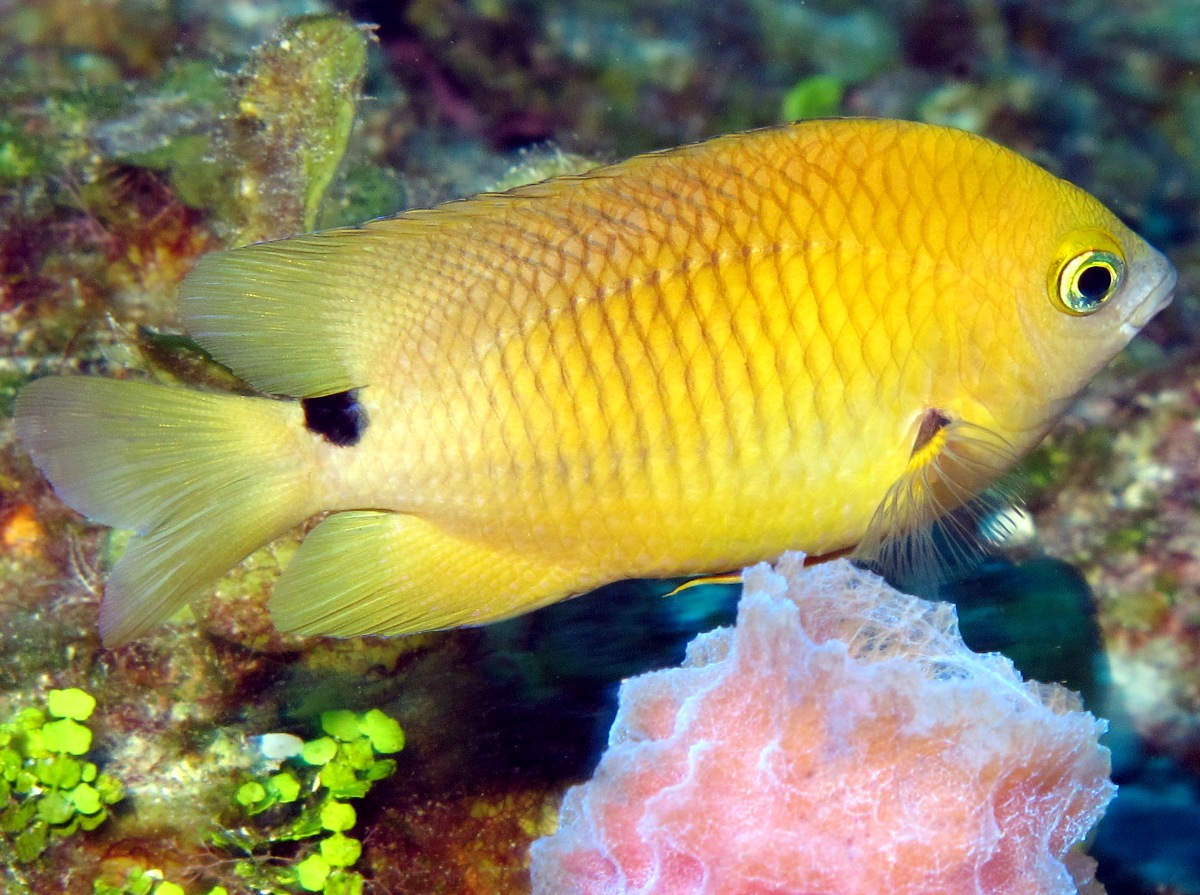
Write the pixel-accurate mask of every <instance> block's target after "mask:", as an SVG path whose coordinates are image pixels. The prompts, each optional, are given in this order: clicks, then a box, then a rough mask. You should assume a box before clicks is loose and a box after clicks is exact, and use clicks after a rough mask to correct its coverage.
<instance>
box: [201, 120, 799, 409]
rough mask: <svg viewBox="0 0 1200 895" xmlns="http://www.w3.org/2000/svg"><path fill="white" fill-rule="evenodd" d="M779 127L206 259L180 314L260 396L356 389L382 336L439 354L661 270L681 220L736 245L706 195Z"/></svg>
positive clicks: (782, 132)
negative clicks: (738, 157)
mask: <svg viewBox="0 0 1200 895" xmlns="http://www.w3.org/2000/svg"><path fill="white" fill-rule="evenodd" d="M792 133H793V130H789V129H774V130H764V131H761V132H759V133H757V134H753V135H742V136H741V137H739V138H738V139H737V140H733V139H731V138H717V139H714V140H710V141H708V142H707V143H702V144H696V145H692V146H685V147H681V148H679V149H672V150H666V151H664V152H660V153H651V154H648V155H643V156H638V157H636V158H633V159H630V160H628V161H625V162H621V163H619V164H616V165H610V166H606V167H601V168H596V169H593V170H592V171H589V172H587V173H585V174H581V175H567V176H563V177H557V178H552V179H550V180H547V181H543V182H541V183H537V184H531V185H529V186H525V187H518V188H516V189H514V190H510V191H509V192H507V193H492V194H489V193H485V194H483V195H480V196H476V197H473V198H470V199H463V200H459V201H456V202H449V203H446V204H445V205H440V206H438V207H436V208H431V209H422V210H415V211H409V212H405V213H404V214H401V215H398V216H396V217H393V218H382V219H379V220H375V221H370V222H368V223H366V224H364V225H363V226H362V227H357V228H346V229H339V230H330V231H326V232H323V233H315V234H310V235H306V236H297V237H293V238H290V239H284V240H279V241H276V242H267V243H258V244H256V245H250V246H244V247H241V248H236V249H232V250H229V251H226V252H220V253H217V254H214V255H209V256H207V257H205V258H203V259H201V261H200V262H199V263H198V264H197V265H196V267H195V269H194V270H193V271H192V273H191V274H190V275H189V276H188V277H187V279H186V280H185V281H184V282H183V284H182V285H181V287H180V292H179V294H180V310H181V314H182V318H183V323H184V326H185V327H186V329H187V330H188V332H189V333H190V334H191V335H192V336H193V337H194V338H195V339H196V341H198V342H199V343H200V344H201V345H203V346H204V347H205V348H206V349H207V350H208V351H210V352H211V353H212V355H213V356H214V357H215V358H216V359H217V360H219V361H220V362H221V363H223V364H225V365H226V366H228V367H229V368H230V369H231V370H233V371H234V373H236V374H237V375H239V376H241V377H242V378H243V379H245V380H246V381H248V382H249V383H251V384H252V385H254V386H256V387H257V388H259V389H261V390H263V391H266V392H269V393H272V394H280V395H291V396H294V397H301V398H310V397H321V396H324V395H329V394H334V393H337V392H344V391H349V390H351V389H355V388H361V387H363V386H366V385H371V384H372V383H371V382H370V379H371V378H372V376H373V375H374V376H378V375H379V373H378V371H379V369H380V363H381V362H382V363H383V364H384V365H385V366H386V364H387V363H388V362H389V361H390V360H392V359H394V357H395V354H394V353H392V352H394V351H395V348H394V345H395V343H397V342H403V343H406V344H415V345H418V346H420V349H419V350H427V351H429V352H430V354H431V356H436V357H439V358H445V357H446V356H447V355H446V353H445V350H444V349H445V347H446V346H445V341H446V340H471V339H474V340H476V341H481V340H486V341H487V342H488V343H489V344H494V343H495V341H496V340H497V338H500V337H502V336H503V335H504V334H505V333H512V332H515V331H517V330H518V329H519V328H520V327H522V326H524V325H525V324H526V323H527V322H528V321H529V320H530V319H536V318H539V317H541V316H542V315H545V314H547V313H554V312H555V309H560V308H565V307H568V306H571V305H574V304H575V303H577V302H579V301H586V300H591V299H592V298H593V297H594V296H595V294H596V290H597V288H598V284H600V283H601V282H608V283H609V284H610V285H611V283H613V282H616V283H624V282H636V281H638V280H639V279H641V278H645V277H648V276H657V275H660V274H661V273H662V272H663V270H662V265H664V264H670V263H672V257H673V256H670V253H666V254H665V255H664V253H663V252H661V251H660V250H659V249H660V248H661V246H662V245H664V244H666V243H667V242H669V240H670V238H671V233H672V232H674V231H673V229H672V228H675V229H678V227H679V226H680V225H681V222H682V223H684V224H686V225H687V226H688V227H690V228H691V229H692V230H694V231H697V232H700V231H706V232H707V231H712V232H709V233H708V236H707V237H706V238H708V239H710V240H713V242H712V245H711V246H710V247H711V249H712V250H713V251H714V252H719V251H734V250H736V251H740V250H741V245H740V244H737V245H732V246H730V245H725V244H724V243H722V242H720V240H733V241H736V239H737V234H736V233H735V232H733V231H732V230H730V229H729V228H725V229H717V230H714V228H713V227H712V225H711V221H712V220H714V219H716V218H714V215H716V216H717V217H719V206H720V203H721V202H741V201H744V200H745V194H746V193H747V191H753V190H756V189H757V190H761V189H763V187H761V186H756V185H754V183H753V182H752V180H751V179H750V177H749V175H748V174H746V173H745V172H744V171H743V169H742V167H739V166H738V165H737V164H735V163H734V162H732V161H730V160H729V159H728V158H727V156H728V154H729V153H730V152H738V153H743V152H745V151H747V149H748V147H753V146H758V147H759V148H760V151H762V152H764V153H774V155H769V158H770V159H774V158H775V157H776V156H777V155H780V154H781V153H782V152H783V149H784V146H783V145H782V144H788V143H789V142H790V141H791V140H792V139H793V138H792V137H791V136H790V135H791V134H792ZM777 144H779V145H777ZM764 158H768V156H764ZM618 178H619V181H618ZM734 181H736V183H735V182H734ZM618 183H619V188H618ZM704 221H708V222H709V224H708V225H707V227H706V226H704V225H702V222H704Z"/></svg>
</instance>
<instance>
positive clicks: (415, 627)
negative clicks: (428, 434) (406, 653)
mask: <svg viewBox="0 0 1200 895" xmlns="http://www.w3.org/2000/svg"><path fill="white" fill-rule="evenodd" d="M577 579H578V575H577V574H576V573H571V572H568V571H567V570H564V569H561V568H559V567H557V566H554V565H552V564H549V563H547V562H545V561H544V560H540V559H537V558H529V557H525V556H519V555H516V554H512V553H508V552H506V551H503V550H498V549H495V548H492V547H490V546H487V545H485V544H480V543H476V542H473V541H466V540H463V539H460V538H456V537H453V536H451V535H448V534H446V533H445V532H444V531H442V530H441V529H440V528H438V527H437V526H436V525H433V524H432V523H429V522H427V521H425V520H424V519H421V518H419V517H417V516H410V515H405V514H402V513H389V512H381V511H374V510H355V511H351V512H344V513H336V514H334V515H332V516H329V517H328V518H326V519H325V520H323V521H322V522H321V523H320V524H319V525H318V526H317V527H316V528H314V529H313V530H312V531H311V532H309V534H308V536H307V537H306V538H305V539H304V543H303V544H301V545H300V549H299V550H298V551H297V553H296V556H295V557H294V558H293V559H292V562H291V563H290V564H289V565H288V567H287V569H286V570H285V571H284V573H283V575H282V576H281V577H280V579H279V581H278V582H277V583H276V585H275V592H274V595H273V596H272V598H271V604H270V609H271V617H272V619H273V620H274V622H275V624H276V626H277V627H279V628H280V629H281V630H285V631H295V632H298V633H301V634H324V635H329V636H334V637H355V636H359V635H363V634H415V633H417V632H419V631H435V630H440V629H443V628H454V627H459V626H464V625H482V624H486V623H488V622H494V621H499V620H501V619H504V618H508V617H510V616H513V615H519V614H521V613H523V612H528V611H530V610H531V609H536V608H538V607H539V606H544V605H546V604H547V603H553V602H554V601H556V600H559V599H562V598H563V597H565V596H567V595H569V594H571V593H573V592H576V591H578V590H580V589H581V587H580V586H579V583H578V580H577Z"/></svg>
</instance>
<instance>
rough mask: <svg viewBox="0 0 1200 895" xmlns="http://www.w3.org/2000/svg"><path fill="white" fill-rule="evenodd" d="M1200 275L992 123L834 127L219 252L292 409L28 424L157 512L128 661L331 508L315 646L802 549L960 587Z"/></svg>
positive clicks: (197, 332) (281, 596)
mask: <svg viewBox="0 0 1200 895" xmlns="http://www.w3.org/2000/svg"><path fill="white" fill-rule="evenodd" d="M1084 269H1088V270H1091V271H1092V272H1093V273H1094V274H1095V276H1094V277H1093V281H1095V282H1098V283H1100V284H1101V285H1102V286H1103V287H1104V288H1103V289H1102V290H1101V293H1099V294H1092V293H1091V292H1089V291H1088V289H1084V287H1083V286H1082V285H1081V283H1082V280H1080V279H1079V276H1080V274H1079V271H1081V270H1084ZM1173 282H1174V273H1173V271H1172V270H1171V268H1170V265H1169V264H1168V263H1167V262H1166V260H1165V259H1164V258H1163V257H1162V256H1161V255H1159V254H1158V253H1157V252H1155V251H1154V250H1153V249H1152V248H1150V247H1149V246H1148V245H1146V244H1145V242H1143V241H1142V240H1141V239H1139V238H1138V237H1137V236H1136V235H1135V234H1133V233H1132V232H1131V231H1130V230H1129V229H1128V228H1127V227H1125V226H1124V225H1123V224H1121V223H1120V221H1118V220H1117V219H1116V218H1115V217H1114V216H1113V215H1112V214H1111V213H1109V212H1108V211H1107V210H1106V209H1104V208H1103V206H1101V205H1100V204H1099V203H1098V202H1096V201H1095V200H1094V199H1093V198H1091V197H1090V196H1087V195H1086V194H1085V193H1083V192H1082V191H1080V190H1078V189H1077V188H1075V187H1073V186H1071V185H1070V184H1067V183H1065V182H1064V181H1061V180H1059V179H1057V178H1055V177H1053V176H1052V175H1050V174H1048V173H1047V172H1045V171H1043V170H1041V169H1039V168H1037V167H1036V166H1034V165H1033V164H1032V163H1030V162H1028V161H1026V160H1024V159H1022V158H1021V157H1020V156H1018V155H1016V154H1014V153H1011V152H1009V151H1007V150H1005V149H1002V148H1000V147H998V146H996V145H995V144H992V143H989V142H988V141H986V140H983V139H981V138H979V137H975V136H973V135H970V134H966V133H963V132H960V131H954V130H951V129H947V128H937V127H931V126H927V125H918V124H912V123H906V122H892V121H869V120H840V121H838V120H828V121H814V122H805V123H799V124H795V125H788V126H785V127H779V128H773V129H766V130H760V131H754V132H749V133H746V134H740V135H732V136H728V137H721V138H716V139H713V140H710V141H707V142H705V143H700V144H695V145H693V146H687V147H682V148H680V149H675V150H668V151H665V152H661V153H652V154H650V155H646V156H640V157H637V158H634V159H631V160H629V161H627V162H623V163H619V164H617V165H612V166H608V167H605V168H600V169H597V170H596V171H593V172H590V173H588V174H586V175H583V176H578V177H566V178H559V179H556V180H551V181H547V182H545V183H542V184H536V185H532V186H529V187H523V188H519V189H517V190H513V191H510V192H508V193H504V194H499V195H483V196H480V197H476V198H474V199H470V200H464V201H460V202H454V203H449V204H447V205H444V206H441V207H438V208H435V209H427V210H421V211H414V212H409V213H406V214H403V215H400V216H398V217H396V218H391V219H385V220H379V221H373V222H369V223H367V224H364V225H363V226H362V227H360V228H349V229H343V230H334V231H329V232H326V233H318V234H309V235H304V236H298V237H294V238H292V239H288V240H282V241H279V242H275V243H266V244H261V245H254V246H247V247H242V248H237V249H233V250H231V251H228V252H224V253H218V254H215V255H212V256H209V257H206V258H204V259H202V260H201V261H200V262H199V264H198V265H197V266H196V269H195V270H194V271H193V272H192V274H191V275H189V277H188V278H187V280H186V281H185V282H184V283H183V285H182V287H181V291H180V298H181V310H182V313H181V317H182V320H183V321H184V323H185V325H186V326H187V327H188V329H189V331H190V333H191V334H192V335H193V336H194V337H195V338H196V339H197V341H199V342H200V344H202V345H203V346H204V347H205V348H207V349H208V350H209V351H210V352H211V353H212V354H213V356H214V357H215V358H217V359H218V360H219V361H221V362H222V363H224V364H226V365H227V366H229V367H230V368H231V369H232V370H233V371H234V372H235V373H237V374H238V375H240V376H242V377H244V378H245V379H246V380H247V381H248V382H249V383H250V384H251V385H253V386H255V387H257V388H258V389H260V390H262V391H263V392H265V393H267V396H265V397H262V398H249V399H246V398H243V399H238V400H237V401H233V400H232V399H230V398H228V397H227V396H223V395H214V394H208V393H202V392H196V391H188V390H182V389H170V388H164V387H155V386H150V385H146V384H139V383H131V382H114V381H105V380H90V379H86V378H73V379H51V380H43V381H39V382H35V383H32V384H31V385H29V386H27V387H26V388H25V389H24V390H23V391H22V392H21V395H20V396H19V397H18V400H17V409H16V418H17V432H18V435H19V437H20V438H21V440H22V443H23V444H24V445H25V446H26V447H27V449H28V450H29V451H30V453H31V455H32V456H33V457H34V459H35V460H36V461H37V462H38V464H39V465H40V466H41V468H42V469H43V470H44V471H45V472H46V474H47V475H48V477H49V478H50V480H51V481H52V482H53V484H54V485H55V487H56V489H57V490H58V492H59V494H60V495H61V496H62V497H63V498H64V499H65V500H66V501H67V502H68V503H71V504H72V505H74V506H77V507H79V508H82V509H84V510H87V511H90V512H93V513H94V514H95V515H97V516H98V517H100V518H103V519H104V520H105V521H109V522H112V524H117V525H124V526H127V527H130V528H133V529H135V530H136V531H137V532H138V533H137V535H136V536H135V538H134V541H133V543H134V547H133V548H132V549H131V552H130V554H128V556H127V558H126V559H122V560H121V562H119V563H118V565H117V567H116V569H115V570H114V572H113V575H112V577H111V579H110V581H109V584H108V586H107V589H106V594H105V599H104V604H103V607H102V611H101V630H102V633H103V635H104V637H105V640H106V642H109V643H117V642H121V641H123V640H126V639H129V638H131V637H135V636H138V635H140V634H141V633H143V632H144V631H145V630H147V629H148V628H149V627H151V626H152V625H153V624H155V623H157V622H158V621H160V620H162V619H163V618H165V617H166V616H168V615H169V614H170V612H171V611H172V610H173V608H174V607H178V606H179V605H181V604H182V603H183V602H186V601H187V600H190V599H193V598H194V597H196V596H197V595H199V594H200V593H201V592H202V591H203V590H204V588H205V587H206V584H207V583H211V580H212V578H213V577H215V576H216V575H217V574H220V572H221V571H222V570H223V569H224V568H227V567H228V566H229V565H232V564H233V563H235V562H237V561H238V560H239V559H241V558H242V557H243V556H244V555H245V554H246V553H248V552H249V551H250V550H253V549H254V548H255V547H257V546H258V545H259V544H261V543H263V542H264V541H266V540H268V539H269V538H270V537H273V536H275V535H276V534H278V533H280V532H282V531H285V530H286V529H288V528H289V527H291V526H293V525H296V524H298V523H300V522H302V521H303V520H305V519H306V518H308V517H309V516H312V515H315V514H318V513H323V514H327V515H326V516H325V518H324V519H323V521H321V522H320V523H319V524H318V525H317V526H316V527H315V528H314V529H313V530H312V532H311V533H310V534H309V535H308V536H307V538H306V539H305V541H304V542H303V544H302V545H301V547H300V548H299V550H298V552H297V554H296V556H295V559H294V560H293V562H292V564H291V565H290V566H289V567H288V568H287V569H286V570H285V571H284V573H283V576H282V577H281V578H280V580H279V582H278V583H277V585H276V587H275V591H274V595H273V597H272V600H271V612H272V615H273V618H274V620H275V621H276V623H277V624H279V625H280V626H281V627H284V628H286V629H289V630H297V631H301V632H305V633H326V634H337V635H351V634H363V633H406V632H411V631H417V630H428V629H432V628H444V627H451V626H454V625H461V624H480V623H484V622H488V621H493V620H496V619H499V618H504V617H507V616H510V615H513V614H517V613H519V612H524V611H528V610H530V609H533V608H536V607H538V606H541V605H545V604H546V603H549V602H553V601H554V600H558V599H562V598H564V597H566V596H569V595H571V594H574V593H578V592H581V591H583V590H587V589H590V588H592V587H595V586H597V585H599V584H602V583H605V582H608V581H613V580H616V579H619V578H624V577H633V576H679V575H694V574H698V575H703V574H711V573H715V572H721V571H724V570H728V569H733V568H738V567H740V566H742V565H744V564H747V563H750V562H754V561H757V560H760V559H766V558H771V557H773V556H775V555H777V554H778V553H780V552H782V551H783V550H785V549H800V550H803V551H805V552H806V553H809V554H822V553H831V552H836V551H844V550H849V549H855V551H856V555H857V556H858V557H859V558H860V559H861V560H862V561H864V562H869V563H871V564H873V565H874V566H875V567H876V568H878V569H880V570H883V571H887V572H889V573H891V574H893V575H895V576H898V577H900V578H903V577H904V576H920V575H923V574H927V573H931V572H932V573H933V574H940V573H941V572H940V567H941V566H942V565H943V564H945V565H947V566H949V565H953V564H954V563H957V562H958V561H959V560H960V559H962V558H964V557H966V558H969V557H971V556H973V555H976V552H977V550H976V547H975V546H974V545H973V544H972V543H971V542H970V539H969V533H970V529H969V526H968V528H967V529H955V530H954V531H951V532H950V534H949V537H950V540H949V541H947V540H945V537H944V535H945V534H946V531H949V530H948V529H945V530H943V533H942V534H941V535H935V530H936V529H937V528H938V526H939V525H941V523H942V520H943V519H944V518H945V514H946V513H947V512H949V511H951V510H957V511H958V512H960V513H965V514H967V516H968V517H969V516H970V514H971V513H976V514H981V513H985V512H987V508H988V507H990V506H991V504H990V503H989V502H988V501H989V500H990V498H988V497H987V496H986V494H981V492H984V491H985V489H987V488H988V487H989V486H990V485H992V484H993V483H994V482H995V481H996V480H997V479H998V478H999V477H1001V476H1002V475H1003V474H1004V473H1005V472H1006V471H1007V470H1009V469H1010V468H1011V467H1012V465H1013V464H1014V463H1015V462H1016V459H1017V458H1018V457H1019V456H1020V455H1021V454H1022V453H1024V452H1025V451H1027V450H1028V449H1029V448H1030V447H1032V446H1033V445H1034V444H1036V442H1037V441H1038V440H1039V439H1040V438H1041V436H1042V435H1043V434H1044V432H1045V431H1046V430H1047V429H1048V428H1049V426H1050V425H1051V424H1052V423H1053V422H1054V420H1055V419H1056V418H1057V417H1058V416H1059V415H1060V414H1061V413H1062V412H1063V410H1064V409H1065V407H1066V406H1067V403H1068V402H1069V401H1070V399H1071V398H1072V397H1073V396H1074V395H1075V394H1076V393H1077V392H1078V391H1079V390H1080V389H1081V388H1083V387H1084V386H1085V385H1086V383H1087V382H1088V380H1089V379H1090V378H1091V377H1092V376H1093V375H1094V374H1095V372H1096V371H1097V370H1098V369H1100V367H1101V366H1103V365H1104V363H1106V362H1107V361H1108V359H1109V358H1111V357H1112V355H1113V354H1115V353H1116V352H1117V351H1119V350H1120V349H1121V347H1123V346H1124V344H1125V343H1126V342H1127V341H1128V340H1129V338H1131V337H1132V335H1133V333H1134V332H1136V330H1137V329H1138V328H1139V327H1141V326H1142V325H1143V324H1144V323H1145V322H1146V320H1148V319H1149V318H1150V317H1151V316H1152V315H1153V314H1154V313H1155V312H1156V311H1157V310H1159V309H1160V308H1161V307H1162V306H1164V305H1165V304H1166V302H1167V301H1168V300H1169V297H1170V293H1171V288H1172V286H1173ZM1092 291H1093V292H1094V291H1095V290H1092ZM312 402H319V407H320V409H321V413H319V414H317V413H311V414H310V413H309V412H308V411H309V409H310V408H312V407H315V406H317V405H316V404H314V403H312ZM118 418H119V419H121V420H122V421H123V422H122V425H123V426H124V427H126V428H127V429H128V430H129V431H132V432H135V433H138V434H137V435H136V438H135V443H136V444H137V445H138V447H137V450H136V451H131V450H130V449H129V447H128V443H129V439H128V437H127V435H126V433H125V432H123V431H118V430H117V429H116V428H114V426H115V424H114V423H111V422H109V420H110V419H118ZM163 426H165V427H167V428H168V429H170V430H171V431H173V432H175V433H177V434H176V435H175V436H172V439H171V440H170V442H169V444H165V443H164V444H163V445H162V446H161V447H162V449H163V450H165V451H169V452H171V456H172V457H173V458H174V460H173V462H171V463H164V462H159V461H158V460H156V459H155V453H154V452H155V450H156V447H155V446H156V440H155V439H156V438H161V436H158V435H156V434H155V433H156V431H157V430H158V428H161V427H163ZM335 427H336V429H335ZM178 433H184V434H183V435H180V434H178ZM188 433H191V437H187V434H188ZM193 470H196V471H198V472H197V474H195V475H193V474H192V471H193ZM147 476H150V477H152V478H153V480H152V481H150V482H147V481H145V480H144V478H145V477H147ZM217 520H219V522H220V525H221V526H222V527H221V529H220V532H219V536H216V535H218V532H216V531H213V530H212V527H213V526H214V525H215V524H216V523H217ZM964 531H965V532H966V535H964V534H963V532H964ZM198 532H200V533H198ZM964 537H965V538H966V540H963V538H964ZM198 545H202V546H198ZM856 545H857V546H856ZM170 569H176V570H177V574H174V575H172V574H165V572H166V571H167V570H170Z"/></svg>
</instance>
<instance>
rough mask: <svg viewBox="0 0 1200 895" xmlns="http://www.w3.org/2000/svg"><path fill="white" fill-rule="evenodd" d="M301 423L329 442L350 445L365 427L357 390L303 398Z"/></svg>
mask: <svg viewBox="0 0 1200 895" xmlns="http://www.w3.org/2000/svg"><path fill="white" fill-rule="evenodd" d="M300 404H301V405H302V406H303V407H304V425H305V426H306V427H307V428H308V431H310V432H316V433H317V434H318V435H320V436H321V437H322V438H324V439H325V440H326V441H328V442H329V443H330V444H336V445H337V446H338V447H353V446H354V445H356V444H358V440H359V439H360V438H362V434H363V432H365V431H367V411H366V408H364V407H363V406H362V405H361V404H359V403H358V390H357V389H352V390H350V391H348V392H338V393H337V394H333V395H325V396H323V397H320V398H305V399H304V400H302V401H301V402H300Z"/></svg>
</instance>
